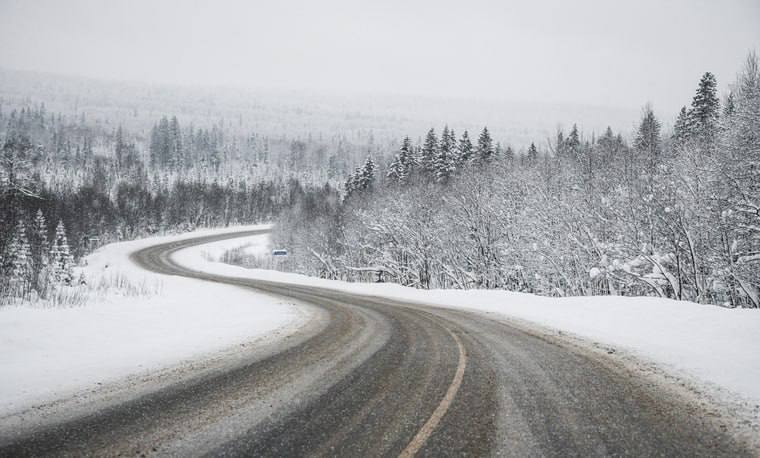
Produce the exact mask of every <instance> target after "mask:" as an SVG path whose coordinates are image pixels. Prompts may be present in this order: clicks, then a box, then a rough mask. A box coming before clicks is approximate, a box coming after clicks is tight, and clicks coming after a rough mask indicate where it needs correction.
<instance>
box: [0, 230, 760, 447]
mask: <svg viewBox="0 0 760 458" xmlns="http://www.w3.org/2000/svg"><path fill="white" fill-rule="evenodd" d="M253 233H254V232H251V231H249V232H240V233H233V234H223V235H213V236H206V237H199V238H195V239H187V240H182V241H177V242H171V243H167V244H162V245H157V246H153V247H149V248H146V249H143V250H141V251H139V252H137V253H135V254H134V259H135V260H136V261H137V262H138V263H139V264H141V265H142V266H143V267H145V268H147V269H149V270H153V271H157V272H160V273H165V274H171V275H182V276H186V277H191V278H197V279H200V280H203V281H210V282H218V283H225V284H232V285H238V286H241V287H244V288H251V289H256V290H260V291H264V292H267V293H270V294H274V295H278V296H284V297H287V298H290V299H291V300H294V301H297V302H300V303H308V304H312V305H314V306H316V307H319V308H320V309H322V310H323V311H324V313H322V314H318V315H315V316H316V318H315V320H313V322H312V323H310V324H309V325H308V326H306V327H305V328H303V329H302V330H300V331H299V332H298V333H297V334H295V335H293V336H291V337H290V338H289V339H287V340H286V341H285V342H284V343H279V344H278V347H277V348H275V349H273V350H272V351H267V352H262V351H256V350H254V349H247V348H241V353H242V354H243V356H242V357H241V358H238V359H236V360H235V361H234V362H231V363H230V364H228V365H227V366H226V367H225V368H224V370H219V371H216V372H214V373H210V374H205V375H204V376H203V377H199V378H197V379H193V380H184V381H183V382H181V383H177V384H175V385H171V386H169V387H168V388H164V389H162V390H159V391H157V392H155V393H151V394H148V395H145V396H143V397H140V398H138V399H135V400H131V401H129V402H125V403H122V404H120V405H117V406H115V407H110V408H108V409H103V410H97V411H95V412H92V413H90V414H88V415H85V416H82V417H80V418H75V419H71V420H68V421H66V422H64V423H61V424H58V425H55V426H50V427H45V428H42V429H37V430H34V431H30V432H29V434H26V435H23V434H22V435H18V436H16V437H14V438H13V440H12V441H11V442H6V443H0V455H2V456H19V455H22V456H23V455H44V454H69V455H81V454H88V455H116V454H125V455H135V454H138V455H139V454H142V453H145V454H148V455H150V454H157V455H177V456H179V455H181V456H187V455H204V454H211V455H239V456H303V455H317V456H320V455H321V456H324V455H330V456H399V455H403V456H413V455H415V454H416V455H419V456H450V455H456V456H462V455H471V456H472V455H474V456H482V455H497V454H498V455H500V456H560V455H561V456H610V455H615V456H749V455H752V452H750V451H747V450H746V449H744V448H742V446H741V445H740V444H738V443H735V442H734V441H733V440H732V439H731V438H730V437H729V435H728V433H726V432H724V431H722V430H721V429H720V428H719V427H718V426H717V425H715V424H714V423H713V421H712V419H711V418H710V417H709V416H708V415H703V413H704V412H703V410H702V406H701V405H698V404H695V403H692V402H689V401H686V400H684V399H682V398H680V397H678V396H676V395H674V394H673V393H671V392H669V391H666V390H662V389H660V388H657V387H656V386H654V385H652V384H651V383H649V382H648V381H646V380H641V379H639V378H637V377H635V376H634V375H632V374H631V373H630V372H627V371H626V370H625V369H624V368H623V367H622V366H619V365H617V364H616V363H615V362H613V361H612V360H610V359H608V358H605V357H603V356H600V355H598V354H595V353H590V352H588V353H587V352H586V351H584V350H583V349H580V348H579V347H577V346H572V345H565V343H564V342H563V341H559V340H554V339H551V338H547V337H545V336H539V335H536V334H533V333H531V332H530V330H526V329H519V328H516V327H515V326H514V325H511V324H509V323H506V322H501V321H498V320H494V319H492V318H486V317H484V316H483V315H480V314H476V313H471V312H466V311H458V310H452V309H440V308H434V307H426V306H422V305H419V304H414V303H408V302H403V301H400V300H391V299H387V298H382V297H368V296H366V295H359V294H352V293H350V292H345V291H337V290H332V289H328V288H321V287H316V286H296V285H292V284H283V283H278V282H273V281H264V280H253V279H244V278H232V277H226V276H222V275H214V274H208V273H204V272H199V271H193V270H191V269H188V268H186V267H182V266H180V265H178V264H177V263H175V262H174V261H173V260H172V259H171V257H170V255H171V253H173V252H175V251H177V250H180V249H182V248H186V247H188V246H191V245H196V244H202V243H209V242H212V241H216V240H221V239H225V238H231V237H239V236H250V235H252V234H253ZM221 300H223V298H220V301H221ZM245 352H251V353H250V354H246V353H245Z"/></svg>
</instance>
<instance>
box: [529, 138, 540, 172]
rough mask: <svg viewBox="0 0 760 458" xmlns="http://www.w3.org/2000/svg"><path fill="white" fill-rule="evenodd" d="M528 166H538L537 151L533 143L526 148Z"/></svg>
mask: <svg viewBox="0 0 760 458" xmlns="http://www.w3.org/2000/svg"><path fill="white" fill-rule="evenodd" d="M528 165H529V166H530V167H535V166H536V165H538V149H537V148H536V144H535V143H533V142H531V144H530V147H529V148H528Z"/></svg>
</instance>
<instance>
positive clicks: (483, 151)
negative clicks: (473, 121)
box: [475, 127, 494, 164]
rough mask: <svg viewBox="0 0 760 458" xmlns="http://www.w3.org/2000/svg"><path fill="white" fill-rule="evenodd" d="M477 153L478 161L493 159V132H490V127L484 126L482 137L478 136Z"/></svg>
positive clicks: (483, 162) (486, 161)
mask: <svg viewBox="0 0 760 458" xmlns="http://www.w3.org/2000/svg"><path fill="white" fill-rule="evenodd" d="M475 153H476V155H477V161H478V162H479V163H481V164H485V163H488V162H491V160H493V157H494V149H493V140H492V139H491V134H490V133H489V132H488V127H484V128H483V131H482V132H481V133H480V137H478V148H477V150H476V151H475Z"/></svg>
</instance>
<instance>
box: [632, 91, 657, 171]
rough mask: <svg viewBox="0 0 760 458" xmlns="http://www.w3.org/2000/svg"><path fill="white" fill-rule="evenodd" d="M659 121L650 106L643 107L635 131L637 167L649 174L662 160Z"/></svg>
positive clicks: (634, 144)
mask: <svg viewBox="0 0 760 458" xmlns="http://www.w3.org/2000/svg"><path fill="white" fill-rule="evenodd" d="M660 127H661V125H660V121H659V120H658V119H657V117H656V116H655V114H654V111H652V107H651V106H649V105H647V106H645V107H644V114H643V115H642V117H641V123H640V124H639V128H638V130H637V131H636V138H635V139H634V142H633V146H634V148H635V149H636V153H637V156H638V160H639V167H640V168H642V169H643V170H645V171H646V172H647V173H648V174H650V176H651V175H652V174H654V173H655V171H656V168H657V166H658V165H659V164H660V162H661V160H662V141H661V138H660Z"/></svg>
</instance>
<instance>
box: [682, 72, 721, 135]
mask: <svg viewBox="0 0 760 458" xmlns="http://www.w3.org/2000/svg"><path fill="white" fill-rule="evenodd" d="M717 85H718V83H717V82H716V80H715V75H713V74H712V73H710V72H707V73H705V74H704V75H703V76H702V79H701V80H699V86H698V87H697V93H696V94H695V95H694V99H692V101H691V110H689V114H690V115H691V122H692V124H693V134H694V135H695V136H696V139H697V140H698V141H699V142H700V143H701V146H703V147H704V148H710V149H711V148H712V147H713V142H714V140H715V133H716V129H717V127H718V117H719V115H720V99H718V89H717Z"/></svg>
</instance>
